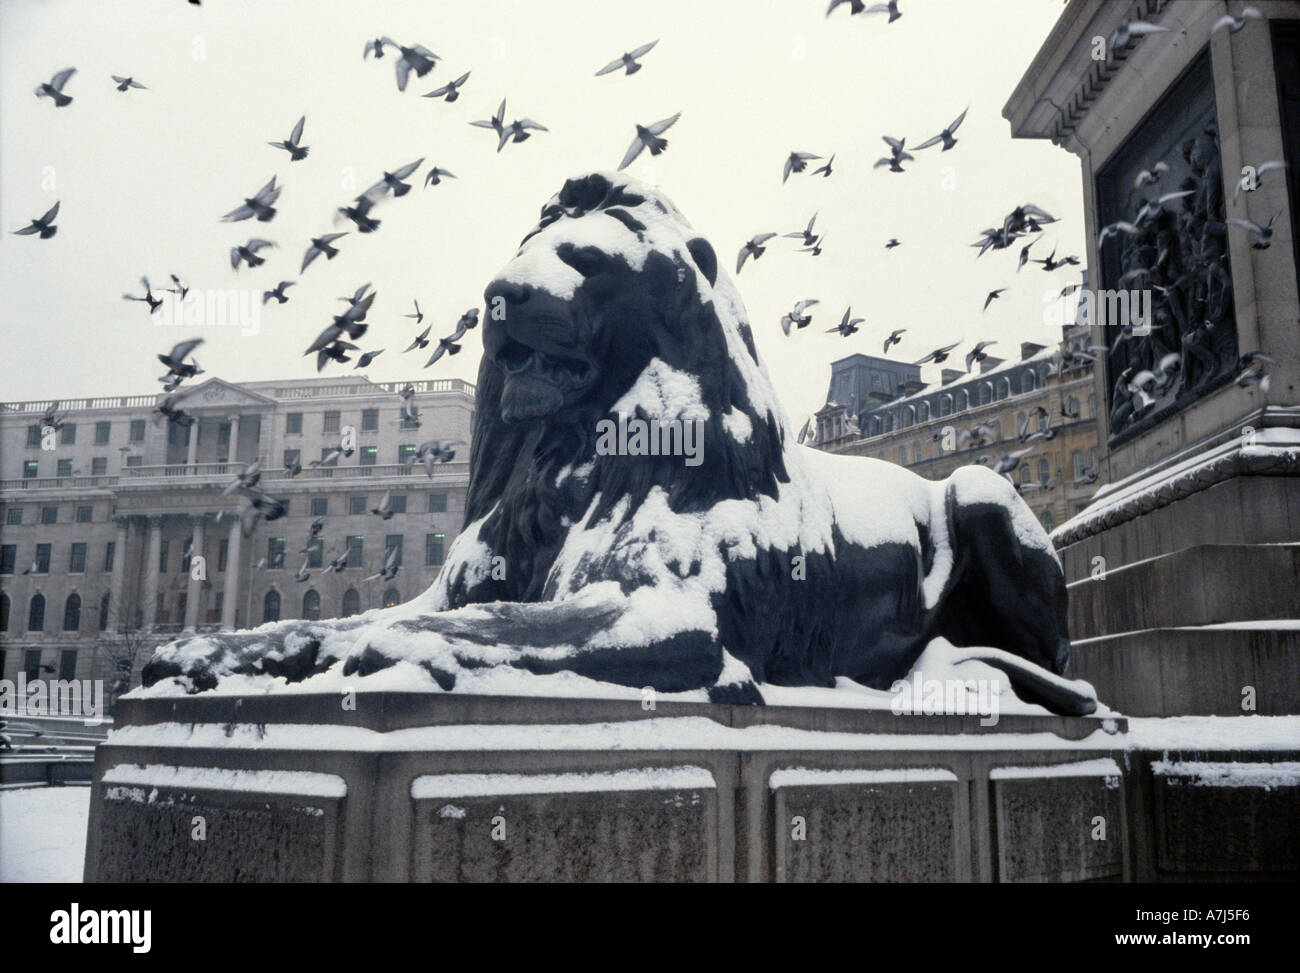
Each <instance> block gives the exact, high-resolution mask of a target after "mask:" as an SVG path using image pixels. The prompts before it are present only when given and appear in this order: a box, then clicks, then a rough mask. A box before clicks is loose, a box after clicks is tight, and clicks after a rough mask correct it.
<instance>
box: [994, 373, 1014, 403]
mask: <svg viewBox="0 0 1300 973" xmlns="http://www.w3.org/2000/svg"><path fill="white" fill-rule="evenodd" d="M996 397H997V398H999V399H1008V398H1010V397H1011V379H1009V378H1003V379H999V380H998V390H997V395H996Z"/></svg>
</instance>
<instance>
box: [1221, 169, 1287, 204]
mask: <svg viewBox="0 0 1300 973" xmlns="http://www.w3.org/2000/svg"><path fill="white" fill-rule="evenodd" d="M1250 168H1253V169H1254V171H1255V178H1254V180H1253V185H1254V188H1256V189H1258V188H1259V187H1260V186H1261V185H1263V180H1262V179H1261V178H1260V177H1261V176H1263V175H1264V173H1266V172H1270V171H1272V170H1274V169H1285V168H1286V163H1285V162H1283V161H1282V160H1281V159H1272V160H1270V161H1268V162H1261V163H1260V164H1259V165H1257V166H1251V167H1250ZM1251 185H1252V180H1251V178H1250V176H1248V175H1243V176H1242V177H1241V178H1240V179H1238V180H1237V185H1236V186H1235V187H1233V190H1232V201H1233V202H1234V203H1235V202H1236V201H1237V198H1238V197H1239V196H1241V191H1242V190H1243V189H1246V190H1247V192H1249V189H1247V187H1248V186H1251Z"/></svg>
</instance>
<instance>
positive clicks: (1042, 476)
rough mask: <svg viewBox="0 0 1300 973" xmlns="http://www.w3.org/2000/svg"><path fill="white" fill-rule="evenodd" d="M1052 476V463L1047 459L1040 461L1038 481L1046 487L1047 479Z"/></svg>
mask: <svg viewBox="0 0 1300 973" xmlns="http://www.w3.org/2000/svg"><path fill="white" fill-rule="evenodd" d="M1051 478H1052V464H1051V463H1049V462H1047V460H1046V459H1040V460H1039V461H1038V483H1039V485H1040V486H1042V487H1043V488H1044V489H1046V488H1047V481H1048V480H1050V479H1051Z"/></svg>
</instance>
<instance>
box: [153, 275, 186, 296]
mask: <svg viewBox="0 0 1300 973" xmlns="http://www.w3.org/2000/svg"><path fill="white" fill-rule="evenodd" d="M168 276H169V277H171V280H172V283H173V284H175V285H176V286H175V287H160V288H159V290H164V291H166V292H167V293H168V294H175V295H176V299H177V300H178V301H183V300H185V295H186V294H188V293H189V292H190V289H189V288H188V287H186V286H185V285H184V284H182V283H181V279H180V278H179V277H177V276H176V275H175V274H169V275H168Z"/></svg>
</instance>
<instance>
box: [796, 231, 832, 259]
mask: <svg viewBox="0 0 1300 973" xmlns="http://www.w3.org/2000/svg"><path fill="white" fill-rule="evenodd" d="M825 242H826V234H825V233H823V234H822V235H821V236H819V237H817V238H816V239H815V240H813V242H812V243H810V244H808V246H806V247H800V248H799V252H800V253H811V254H812V255H813V256H814V257H820V256H821V255H822V245H823V244H824V243H825Z"/></svg>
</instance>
